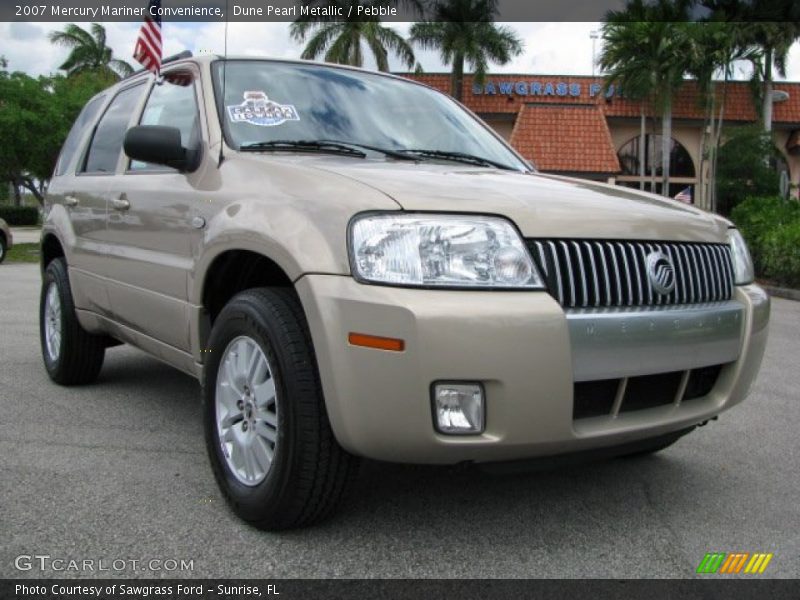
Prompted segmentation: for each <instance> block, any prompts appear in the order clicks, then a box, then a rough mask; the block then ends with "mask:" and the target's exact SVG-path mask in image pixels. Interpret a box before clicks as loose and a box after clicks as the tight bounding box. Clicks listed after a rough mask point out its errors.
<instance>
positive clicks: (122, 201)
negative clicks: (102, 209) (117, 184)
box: [111, 194, 131, 210]
mask: <svg viewBox="0 0 800 600" xmlns="http://www.w3.org/2000/svg"><path fill="white" fill-rule="evenodd" d="M111 206H112V207H114V209H115V210H128V209H129V208H130V207H131V203H130V202H128V198H127V196H126V195H125V194H120V195H119V196H118V197H117V198H112V199H111Z"/></svg>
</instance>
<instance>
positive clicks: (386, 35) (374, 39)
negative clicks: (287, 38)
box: [291, 0, 421, 71]
mask: <svg viewBox="0 0 800 600" xmlns="http://www.w3.org/2000/svg"><path fill="white" fill-rule="evenodd" d="M394 3H395V4H396V3H397V2H394ZM304 4H305V5H307V6H314V5H319V6H323V5H324V6H336V7H338V8H340V9H341V11H342V14H345V15H351V16H350V17H348V18H347V19H345V20H336V19H334V18H332V17H327V18H326V17H318V16H305V17H300V18H298V19H297V20H296V21H295V22H294V23H292V26H291V35H292V37H293V38H294V39H295V40H297V41H298V42H306V40H308V43H307V44H306V47H305V49H304V50H303V53H302V54H301V55H300V56H301V58H304V59H307V60H313V59H315V58H318V57H320V56H324V58H325V60H326V61H327V62H333V63H339V64H343V65H352V66H354V67H361V66H363V64H364V52H363V46H366V47H367V48H369V50H370V51H371V52H372V55H373V57H374V58H375V63H376V65H377V67H378V70H379V71H388V70H389V53H390V52H392V53H394V54H396V55H397V56H398V57H399V59H400V61H401V62H402V63H403V64H404V65H405V66H406V67H407V68H409V69H410V68H411V67H413V66H414V63H415V62H416V59H415V58H414V51H413V49H412V48H411V45H410V44H409V43H408V42H407V41H406V40H405V39H403V36H401V35H400V34H399V33H397V32H396V31H395V30H394V29H392V28H391V27H385V26H383V25H382V24H381V21H380V18H379V17H374V18H369V19H367V20H365V18H364V17H363V16H357V13H356V10H355V8H356V7H357V6H358V5H359V4H360V5H361V6H362V7H363V6H367V3H365V2H361V3H359V2H358V0H331V1H329V0H307V1H306V2H304ZM374 4H375V6H378V3H377V2H375V3H374ZM385 4H386V3H385V2H384V3H383V5H384V6H385ZM406 4H408V5H410V6H411V8H412V10H417V11H421V4H420V3H419V0H408V1H407V2H406ZM369 6H372V3H370V4H369ZM351 8H353V10H352V11H350V9H351Z"/></svg>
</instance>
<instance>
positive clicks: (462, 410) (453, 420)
mask: <svg viewBox="0 0 800 600" xmlns="http://www.w3.org/2000/svg"><path fill="white" fill-rule="evenodd" d="M483 414H484V402H483V386H482V385H481V384H479V383H447V382H439V383H434V384H433V415H434V420H435V425H436V430H437V431H439V432H440V433H446V434H450V435H458V434H474V433H481V432H482V431H483V421H484V417H483Z"/></svg>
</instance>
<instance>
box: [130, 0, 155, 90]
mask: <svg viewBox="0 0 800 600" xmlns="http://www.w3.org/2000/svg"><path fill="white" fill-rule="evenodd" d="M160 12H161V0H150V4H148V5H147V12H146V13H145V17H144V23H142V28H141V29H140V30H139V39H137V40H136V47H135V48H134V50H133V58H135V59H136V61H137V62H139V63H140V64H141V65H142V66H143V67H144V68H145V69H147V70H148V71H152V72H153V73H155V74H156V75H158V73H159V71H161V15H160V14H159V13H160Z"/></svg>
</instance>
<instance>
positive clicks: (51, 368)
mask: <svg viewBox="0 0 800 600" xmlns="http://www.w3.org/2000/svg"><path fill="white" fill-rule="evenodd" d="M53 284H54V285H55V286H56V289H57V290H58V299H59V301H60V303H61V342H60V345H59V348H58V358H57V359H55V360H53V359H52V358H51V356H50V353H49V352H48V351H47V340H46V339H45V337H46V334H45V326H44V320H45V316H44V310H45V299H46V298H47V292H48V290H49V289H50V286H51V285H53ZM68 308H69V309H71V308H72V294H71V293H70V289H69V280H68V279H67V274H66V269H65V268H64V265H63V263H62V261H61V260H59V259H56V260H54V261H52V262H51V263H50V264H49V265H47V268H46V269H45V271H44V274H43V275H42V291H41V296H40V298H39V339H40V341H41V345H42V359H43V361H44V366H45V369H47V372H48V373H49V374H50V377H52V378H53V379H56V380H58V379H59V378H60V371H61V370H62V368H63V363H64V354H65V352H66V345H67V326H66V325H67V322H66V319H67V318H68V317H67V315H68V314H69V312H68V310H67V309H68Z"/></svg>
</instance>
